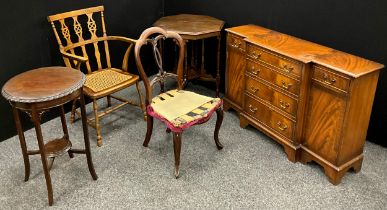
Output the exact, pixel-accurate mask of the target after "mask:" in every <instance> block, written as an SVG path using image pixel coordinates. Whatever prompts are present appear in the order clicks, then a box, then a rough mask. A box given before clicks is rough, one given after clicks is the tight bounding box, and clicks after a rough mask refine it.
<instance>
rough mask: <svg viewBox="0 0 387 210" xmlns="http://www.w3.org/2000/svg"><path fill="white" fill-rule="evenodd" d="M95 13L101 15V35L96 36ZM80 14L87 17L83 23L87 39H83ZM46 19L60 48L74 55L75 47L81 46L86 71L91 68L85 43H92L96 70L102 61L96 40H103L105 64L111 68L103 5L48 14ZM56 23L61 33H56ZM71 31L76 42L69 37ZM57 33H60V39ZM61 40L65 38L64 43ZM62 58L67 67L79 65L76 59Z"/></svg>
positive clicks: (99, 67) (100, 67)
mask: <svg viewBox="0 0 387 210" xmlns="http://www.w3.org/2000/svg"><path fill="white" fill-rule="evenodd" d="M95 13H100V15H101V25H102V27H101V28H102V37H98V35H97V24H96V21H95V20H94V18H93V15H94V14H95ZM80 16H86V18H87V22H86V24H85V25H87V29H88V32H89V34H90V38H88V39H85V37H84V35H85V34H84V31H83V28H82V24H81V23H80V19H79V17H80ZM47 19H48V21H49V22H50V23H51V26H52V29H53V31H54V34H55V38H56V40H57V42H58V44H59V48H60V50H63V51H65V52H68V53H70V54H73V55H76V53H75V48H77V47H80V48H81V52H82V56H83V57H84V58H86V59H87V61H86V62H85V63H86V68H87V72H88V73H91V70H92V68H91V66H90V62H89V55H88V54H87V50H86V45H88V44H92V45H93V47H94V57H95V60H96V62H97V65H98V70H101V69H102V68H103V66H102V62H101V53H100V50H99V46H98V42H100V41H103V43H104V48H105V57H106V66H107V68H111V62H110V52H109V45H108V39H107V33H106V26H105V20H104V7H103V6H97V7H91V8H86V9H80V10H75V11H71V12H65V13H60V14H56V15H51V16H48V18H47ZM69 23H70V24H71V23H72V26H69V25H68V24H69ZM56 24H57V25H60V32H61V33H58V29H57V26H56ZM71 32H74V33H75V34H76V37H77V42H73V40H72V39H71V34H72V33H71ZM59 34H61V36H62V39H61V37H60V35H59ZM62 40H65V42H66V44H63V42H62ZM63 59H64V62H65V64H66V66H68V67H72V63H73V65H75V66H77V65H78V66H79V64H78V63H77V61H73V62H71V61H70V60H69V59H68V58H67V57H63Z"/></svg>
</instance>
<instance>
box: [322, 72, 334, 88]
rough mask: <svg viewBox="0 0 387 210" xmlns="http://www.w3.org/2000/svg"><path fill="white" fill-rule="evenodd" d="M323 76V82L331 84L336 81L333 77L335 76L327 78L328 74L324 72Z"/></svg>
mask: <svg viewBox="0 0 387 210" xmlns="http://www.w3.org/2000/svg"><path fill="white" fill-rule="evenodd" d="M323 78H324V83H326V84H328V85H332V84H333V83H335V82H336V78H335V77H333V78H332V79H331V78H329V76H328V74H327V73H324V76H323Z"/></svg>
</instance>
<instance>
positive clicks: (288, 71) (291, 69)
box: [282, 64, 294, 73]
mask: <svg viewBox="0 0 387 210" xmlns="http://www.w3.org/2000/svg"><path fill="white" fill-rule="evenodd" d="M282 69H283V70H284V71H285V72H287V73H290V72H292V71H293V69H294V67H293V66H291V65H288V64H284V65H283V66H282Z"/></svg>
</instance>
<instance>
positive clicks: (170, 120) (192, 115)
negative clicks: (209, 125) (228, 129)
mask: <svg viewBox="0 0 387 210" xmlns="http://www.w3.org/2000/svg"><path fill="white" fill-rule="evenodd" d="M221 105H222V100H221V99H220V98H211V97H208V96H203V95H200V94H197V93H194V92H190V91H186V90H170V91H168V92H165V93H162V94H160V95H158V96H156V97H154V98H153V99H152V103H151V104H150V105H149V106H148V107H147V111H148V113H149V114H150V115H151V116H153V117H155V118H158V119H160V120H161V121H163V122H165V123H166V124H167V126H168V128H170V129H171V130H172V131H174V132H181V131H182V130H184V129H185V128H188V127H190V126H192V125H195V124H198V123H202V122H205V121H207V120H208V119H209V118H210V117H211V114H212V113H213V112H214V111H215V110H216V109H218V108H219V106H221Z"/></svg>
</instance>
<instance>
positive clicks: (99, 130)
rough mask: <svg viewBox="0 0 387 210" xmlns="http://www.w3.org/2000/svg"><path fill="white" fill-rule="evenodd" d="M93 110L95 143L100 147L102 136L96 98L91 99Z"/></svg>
mask: <svg viewBox="0 0 387 210" xmlns="http://www.w3.org/2000/svg"><path fill="white" fill-rule="evenodd" d="M93 111H94V116H95V119H94V120H95V130H96V131H97V145H98V146H99V147H100V146H102V136H101V127H100V126H99V117H98V104H97V100H96V99H93Z"/></svg>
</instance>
